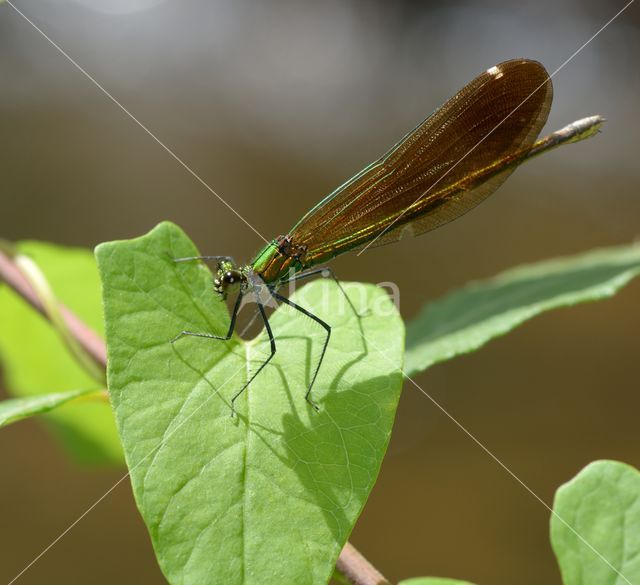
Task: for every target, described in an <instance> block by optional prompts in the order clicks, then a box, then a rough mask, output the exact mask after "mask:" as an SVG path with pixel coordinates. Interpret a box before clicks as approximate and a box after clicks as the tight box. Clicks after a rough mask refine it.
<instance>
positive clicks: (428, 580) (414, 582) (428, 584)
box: [398, 577, 473, 585]
mask: <svg viewBox="0 0 640 585" xmlns="http://www.w3.org/2000/svg"><path fill="white" fill-rule="evenodd" d="M398 585H473V583H470V582H469V581H459V580H458V579H447V578H445V577H412V578H411V579H405V580H404V581H400V583H398Z"/></svg>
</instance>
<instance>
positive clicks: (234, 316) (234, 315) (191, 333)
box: [171, 291, 244, 344]
mask: <svg viewBox="0 0 640 585" xmlns="http://www.w3.org/2000/svg"><path fill="white" fill-rule="evenodd" d="M243 294H244V293H243V292H242V291H240V292H239V293H238V298H237V299H236V302H235V305H234V306H233V312H232V313H231V322H230V323H229V330H228V331H227V334H226V335H224V336H222V335H214V334H213V333H197V332H195V331H181V332H180V333H178V335H176V336H175V337H174V338H173V339H172V340H171V343H172V344H173V343H175V342H176V341H178V339H180V338H182V337H186V336H190V337H204V338H205V339H219V340H222V341H229V339H231V336H232V335H233V330H234V329H235V328H236V319H237V318H238V311H239V310H240V304H241V303H242V297H243Z"/></svg>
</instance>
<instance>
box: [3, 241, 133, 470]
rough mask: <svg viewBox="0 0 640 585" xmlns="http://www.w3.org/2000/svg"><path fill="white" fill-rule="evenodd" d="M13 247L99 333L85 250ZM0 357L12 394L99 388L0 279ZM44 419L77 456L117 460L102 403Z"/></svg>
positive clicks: (94, 277)
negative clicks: (29, 258)
mask: <svg viewBox="0 0 640 585" xmlns="http://www.w3.org/2000/svg"><path fill="white" fill-rule="evenodd" d="M17 247H18V249H19V250H20V251H21V252H22V253H24V254H28V255H29V256H31V257H32V258H33V259H34V260H35V262H37V264H38V266H39V267H40V268H41V269H42V271H43V273H44V274H45V276H46V277H47V280H48V281H49V283H50V285H51V286H52V288H53V290H54V292H55V294H56V296H57V298H58V299H60V300H61V301H62V302H63V303H64V304H66V305H67V306H68V307H69V308H70V309H71V310H73V311H74V312H75V313H76V314H77V315H78V316H79V317H80V318H81V319H82V320H83V321H84V322H85V323H87V324H88V325H89V326H90V327H91V328H92V329H93V330H94V331H96V332H98V333H102V331H103V324H102V304H101V301H100V280H99V276H98V270H97V267H96V263H95V259H94V258H93V255H92V254H91V252H90V251H89V250H84V249H80V248H65V247H62V246H55V245H52V244H46V243H43V242H22V243H21V244H19V245H18V246H17ZM0 363H1V364H2V366H3V371H4V375H5V379H6V386H7V388H8V390H9V391H10V392H11V393H12V394H14V395H16V396H21V397H25V396H37V395H43V394H50V393H52V392H56V393H57V392H64V391H72V390H76V389H78V388H86V389H88V390H100V389H101V388H100V386H99V385H98V384H97V383H96V381H95V380H93V379H92V378H91V377H90V376H88V375H87V374H86V372H85V371H84V370H83V369H82V368H81V367H80V366H79V365H78V363H77V362H76V361H75V360H74V359H73V358H72V357H71V355H70V354H69V352H68V351H67V349H66V348H65V347H64V345H63V344H62V342H61V341H60V338H59V337H58V335H57V333H56V332H55V331H54V330H53V328H52V327H51V325H50V324H49V323H48V322H47V320H46V319H45V318H44V317H42V316H41V315H39V314H38V313H36V311H34V310H33V309H32V308H31V307H30V306H29V305H28V304H27V303H26V302H25V301H24V300H22V299H21V298H19V297H18V296H17V295H16V294H15V293H14V292H13V291H12V290H10V289H9V287H7V286H4V285H0ZM45 419H46V420H47V422H48V423H50V424H49V426H50V427H51V428H52V430H53V431H54V433H55V435H56V436H57V437H59V438H60V439H61V440H62V443H63V445H64V446H65V447H66V448H67V449H68V450H69V452H70V453H71V454H72V455H74V456H75V458H76V459H77V460H79V461H81V462H84V463H92V464H96V463H110V464H114V463H117V464H120V463H122V448H121V447H120V441H119V440H118V435H117V433H116V431H115V425H114V422H113V415H112V413H111V409H110V407H109V405H108V404H107V403H105V402H96V401H79V402H77V403H73V402H72V403H69V404H67V405H64V406H61V407H60V408H57V409H55V410H53V411H52V412H50V413H48V414H46V415H45Z"/></svg>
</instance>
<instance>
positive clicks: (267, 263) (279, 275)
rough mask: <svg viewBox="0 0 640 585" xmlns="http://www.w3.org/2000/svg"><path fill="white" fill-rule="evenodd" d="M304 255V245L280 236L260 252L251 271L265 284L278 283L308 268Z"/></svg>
mask: <svg viewBox="0 0 640 585" xmlns="http://www.w3.org/2000/svg"><path fill="white" fill-rule="evenodd" d="M306 253H307V247H306V246H305V245H298V244H296V243H294V242H293V241H292V239H291V238H290V237H289V236H280V237H278V238H276V239H275V240H273V241H272V242H270V243H269V244H267V245H266V246H265V247H264V248H263V249H262V250H261V251H260V253H259V254H258V255H257V256H256V258H255V260H254V261H253V262H252V263H251V269H252V270H253V272H254V273H255V274H257V275H258V276H259V277H260V278H262V280H263V281H264V282H266V283H267V284H271V283H274V282H278V281H280V280H284V279H285V278H287V277H290V276H293V275H294V274H295V273H296V272H300V271H301V270H304V269H306V268H309V266H310V265H311V264H308V263H307V262H305V256H306Z"/></svg>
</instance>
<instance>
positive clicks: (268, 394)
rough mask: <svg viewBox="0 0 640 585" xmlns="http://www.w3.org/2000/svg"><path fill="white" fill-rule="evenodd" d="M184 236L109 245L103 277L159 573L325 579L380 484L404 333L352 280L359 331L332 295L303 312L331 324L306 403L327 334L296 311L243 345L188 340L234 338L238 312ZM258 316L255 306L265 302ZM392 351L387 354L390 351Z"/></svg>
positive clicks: (134, 464) (116, 396)
mask: <svg viewBox="0 0 640 585" xmlns="http://www.w3.org/2000/svg"><path fill="white" fill-rule="evenodd" d="M193 255H197V251H196V249H195V247H194V246H193V244H192V243H191V242H190V241H189V240H188V239H187V237H186V236H185V235H184V233H183V232H182V231H180V229H179V228H177V227H176V226H174V225H173V224H170V223H163V224H160V225H159V226H158V227H157V228H155V229H154V230H153V231H152V232H150V233H149V234H148V235H146V236H144V237H142V238H139V239H136V240H130V241H124V242H113V243H108V244H102V245H101V246H99V247H98V249H97V257H98V265H99V268H100V273H101V276H102V280H103V296H104V305H105V315H106V319H105V320H106V331H107V348H108V354H109V367H108V383H109V389H110V392H111V397H112V403H113V406H114V408H115V412H116V422H117V425H118V429H119V432H120V436H121V439H122V442H123V445H124V450H125V457H126V460H127V464H128V465H129V470H130V474H131V480H132V484H133V491H134V495H135V498H136V501H137V504H138V507H139V509H140V511H141V513H142V516H143V517H144V520H145V522H146V524H147V527H148V529H149V532H150V535H151V539H152V542H153V545H154V547H155V551H156V555H157V557H158V560H159V563H160V566H161V568H162V570H163V571H164V573H165V575H166V576H167V578H168V579H169V581H170V582H171V583H173V584H180V585H188V584H197V585H207V584H213V583H221V584H225V585H233V584H240V583H242V584H244V585H248V584H252V583H256V584H262V583H296V584H305V583H309V584H314V585H315V584H317V583H326V582H327V581H328V579H329V578H330V576H331V574H332V572H333V568H334V565H335V562H336V559H337V557H338V554H339V552H340V550H341V548H342V546H343V544H344V543H345V541H346V539H347V536H348V535H349V533H350V532H351V529H352V527H353V525H354V523H355V521H356V519H357V517H358V515H359V514H360V512H361V510H362V507H363V506H364V503H365V501H366V499H367V497H368V494H369V491H370V490H371V488H372V487H373V484H374V482H375V479H376V477H377V475H378V471H379V468H380V464H381V462H382V457H383V455H384V452H385V450H386V447H387V443H388V441H389V437H390V433H391V427H392V424H393V419H394V415H395V411H396V406H397V402H398V398H399V394H400V388H401V383H402V377H401V374H400V370H399V368H400V367H401V365H402V353H403V335H404V331H403V325H402V321H401V320H400V318H399V316H398V314H397V313H396V311H395V308H394V307H393V304H392V303H391V301H390V300H389V299H388V297H387V296H386V295H385V293H384V292H383V291H382V290H380V289H378V288H376V287H373V286H369V285H367V286H365V285H356V284H347V285H346V287H347V291H348V293H349V295H350V298H351V299H352V300H353V302H354V303H355V305H356V307H358V308H359V310H360V311H365V309H366V308H370V309H371V312H370V313H369V314H367V315H366V316H365V317H363V318H362V320H361V322H360V323H361V325H362V328H363V330H364V333H365V335H366V338H367V340H368V341H367V345H366V346H365V345H364V342H363V338H362V336H361V334H360V331H359V327H358V319H357V318H356V317H355V316H354V314H353V312H352V311H350V310H349V309H348V306H347V305H346V303H345V302H344V299H343V297H342V296H341V294H340V292H339V290H338V288H337V287H336V285H335V283H333V282H327V281H319V282H314V283H312V284H310V285H307V286H305V287H303V288H302V289H300V290H299V291H298V292H297V293H296V295H295V297H292V298H295V300H297V302H299V303H300V304H301V305H303V306H304V307H306V308H308V309H310V310H311V311H313V312H314V313H316V314H317V315H318V316H319V317H321V318H322V319H325V320H326V321H328V322H329V323H330V324H331V325H332V327H333V333H332V337H331V341H330V343H329V346H328V351H327V356H326V359H325V362H324V364H323V367H322V369H321V371H320V375H319V376H318V379H317V382H316V386H315V387H314V399H315V400H316V401H317V402H318V403H319V405H320V412H319V413H316V412H315V411H313V410H312V409H311V408H310V407H309V405H308V404H307V403H306V402H305V400H304V395H305V392H306V386H307V384H308V383H309V378H310V375H311V372H312V369H313V367H314V364H316V363H317V359H318V357H319V351H320V347H321V344H322V342H323V340H324V335H323V330H322V329H321V328H320V327H318V325H317V324H315V323H314V322H313V321H311V320H310V319H308V318H306V317H304V316H303V315H301V314H300V313H299V312H297V311H294V310H292V309H290V308H286V307H281V308H279V309H278V310H277V311H276V312H275V313H274V314H273V315H272V316H271V318H270V323H271V325H272V327H273V331H274V334H275V336H276V343H277V348H278V349H277V353H276V355H275V357H274V359H273V360H272V362H270V363H269V365H268V366H267V367H266V368H265V369H264V370H263V371H262V372H261V373H260V374H259V376H258V377H257V378H256V380H255V381H254V382H253V383H252V384H251V386H250V387H249V388H248V390H247V391H246V392H244V394H243V395H242V396H241V397H240V398H239V399H238V401H237V403H236V408H237V411H238V416H237V417H235V418H232V417H231V416H230V412H231V411H230V399H231V397H232V396H233V395H234V394H235V393H236V392H237V391H238V390H239V389H240V388H241V387H242V386H243V384H244V382H245V380H247V377H248V375H249V374H250V373H251V372H255V371H256V369H257V368H258V367H259V365H260V364H261V363H262V362H263V361H264V360H265V358H266V356H267V355H268V354H269V343H268V340H267V337H266V335H265V334H264V332H263V333H262V334H261V335H260V336H259V337H258V338H257V339H256V340H253V341H251V342H248V343H245V342H243V341H241V340H240V339H239V338H238V337H236V336H234V337H233V338H232V340H231V341H228V342H224V341H218V340H207V339H201V338H193V337H185V338H182V339H180V340H179V341H178V342H176V343H175V344H174V345H172V344H171V343H170V342H169V340H170V339H172V338H173V337H174V336H175V335H176V334H177V333H179V332H180V331H181V330H183V329H186V330H191V331H198V332H212V333H216V334H223V333H224V332H225V331H226V329H227V327H228V324H229V315H228V312H227V308H226V305H225V304H224V303H223V302H221V301H220V300H219V299H218V298H217V297H216V295H215V293H214V292H213V288H212V282H211V273H210V272H209V270H208V269H207V268H206V267H205V266H203V265H202V264H199V263H175V262H174V261H173V260H172V258H176V257H183V256H193ZM249 308H251V309H253V308H254V305H250V306H249ZM379 348H383V350H384V352H381V351H379Z"/></svg>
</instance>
